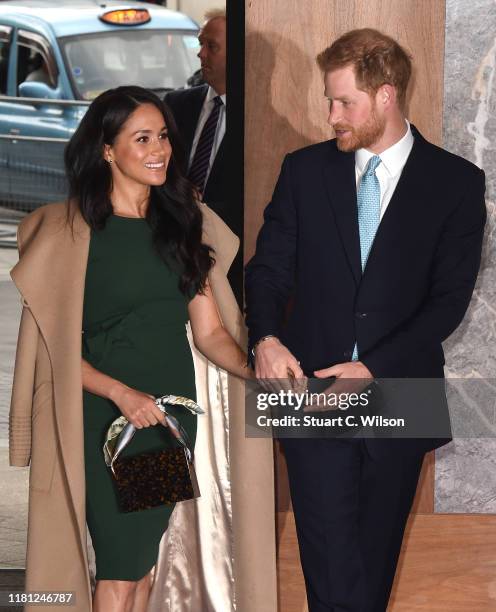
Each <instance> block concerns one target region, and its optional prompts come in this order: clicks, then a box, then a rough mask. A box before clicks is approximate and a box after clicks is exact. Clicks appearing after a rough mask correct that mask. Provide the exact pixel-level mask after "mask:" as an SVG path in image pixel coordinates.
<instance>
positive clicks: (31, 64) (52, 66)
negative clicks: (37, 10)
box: [16, 30, 58, 88]
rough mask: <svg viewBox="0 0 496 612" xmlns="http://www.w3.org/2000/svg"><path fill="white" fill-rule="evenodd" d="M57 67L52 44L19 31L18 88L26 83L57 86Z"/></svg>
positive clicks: (37, 36)
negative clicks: (36, 82) (52, 52)
mask: <svg viewBox="0 0 496 612" xmlns="http://www.w3.org/2000/svg"><path fill="white" fill-rule="evenodd" d="M57 74H58V71H57V66H56V63H55V60H54V59H53V56H52V54H51V48H50V43H49V42H48V41H47V40H46V38H44V37H43V36H41V35H39V34H35V33H34V32H28V31H26V30H19V34H18V45H17V84H16V86H17V88H18V87H19V85H20V84H21V83H23V82H24V81H38V82H41V83H45V84H46V85H49V86H50V87H56V86H57Z"/></svg>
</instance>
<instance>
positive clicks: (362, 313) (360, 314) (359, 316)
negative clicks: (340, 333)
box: [355, 312, 367, 319]
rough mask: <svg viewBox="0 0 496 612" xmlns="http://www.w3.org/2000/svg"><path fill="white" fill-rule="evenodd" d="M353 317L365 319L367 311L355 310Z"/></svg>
mask: <svg viewBox="0 0 496 612" xmlns="http://www.w3.org/2000/svg"><path fill="white" fill-rule="evenodd" d="M355 317H356V318H357V319H366V318H367V313H366V312H355Z"/></svg>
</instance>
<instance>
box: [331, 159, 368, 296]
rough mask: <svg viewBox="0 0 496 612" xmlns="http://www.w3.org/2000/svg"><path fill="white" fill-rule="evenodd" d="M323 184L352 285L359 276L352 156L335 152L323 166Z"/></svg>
mask: <svg viewBox="0 0 496 612" xmlns="http://www.w3.org/2000/svg"><path fill="white" fill-rule="evenodd" d="M324 180H325V184H326V188H327V193H328V195H329V199H330V201H331V204H332V208H333V211H334V216H335V219H336V225H337V227H338V230H339V233H340V235H341V241H342V245H343V249H344V250H345V252H346V256H347V258H348V262H349V264H350V268H351V271H352V273H353V277H354V279H355V283H356V284H357V285H358V284H359V282H360V279H361V276H362V267H361V260H360V235H359V231H358V213H357V198H356V179H355V155H354V154H353V153H340V152H337V153H336V154H335V155H334V158H333V159H332V160H330V162H329V163H327V164H326V165H325V168H324Z"/></svg>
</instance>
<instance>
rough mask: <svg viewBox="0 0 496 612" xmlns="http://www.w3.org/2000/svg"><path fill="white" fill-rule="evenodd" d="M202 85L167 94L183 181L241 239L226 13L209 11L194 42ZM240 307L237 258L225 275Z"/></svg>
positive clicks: (240, 287)
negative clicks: (230, 178) (233, 185)
mask: <svg viewBox="0 0 496 612" xmlns="http://www.w3.org/2000/svg"><path fill="white" fill-rule="evenodd" d="M198 40H199V43H200V51H199V53H198V57H199V58H200V61H201V71H202V76H203V80H204V81H205V82H206V84H204V85H199V86H198V87H192V88H191V89H180V90H177V91H171V92H169V93H168V94H166V96H165V98H164V100H165V102H166V103H167V104H168V105H169V107H170V108H171V110H172V113H173V115H174V119H175V120H176V123H177V126H178V128H179V133H180V135H181V137H182V141H183V145H184V148H185V153H186V160H185V168H184V170H185V171H186V174H187V176H188V178H189V179H190V180H191V181H192V183H194V184H195V185H196V187H197V188H198V191H199V192H200V193H201V194H202V201H203V202H205V203H206V204H208V205H209V206H210V208H212V209H213V210H214V211H215V212H216V213H217V214H218V215H219V216H220V217H221V218H222V219H223V220H224V222H225V223H227V225H228V226H229V227H230V228H231V230H232V231H233V232H234V233H235V234H236V235H237V236H238V237H240V238H241V233H242V206H241V202H230V201H228V196H227V190H228V187H227V176H226V167H225V164H226V150H225V140H226V139H225V132H226V104H227V100H226V11H225V9H212V10H210V11H207V13H206V14H205V22H204V24H203V25H202V27H201V29H200V34H199V36H198ZM228 278H229V281H230V283H231V287H232V288H233V291H234V293H235V295H236V299H237V300H238V303H239V304H240V306H241V295H242V260H241V251H240V252H239V253H238V256H237V257H236V259H235V261H234V263H233V265H232V267H231V270H230V272H229V275H228Z"/></svg>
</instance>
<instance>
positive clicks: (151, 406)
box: [109, 384, 165, 429]
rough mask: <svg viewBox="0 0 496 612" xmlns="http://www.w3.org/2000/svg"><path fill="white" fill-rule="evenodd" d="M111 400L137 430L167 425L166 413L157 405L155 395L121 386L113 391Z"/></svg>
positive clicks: (110, 395) (110, 396) (117, 386)
mask: <svg viewBox="0 0 496 612" xmlns="http://www.w3.org/2000/svg"><path fill="white" fill-rule="evenodd" d="M109 399H111V400H112V401H113V402H114V404H115V405H116V406H117V408H119V410H120V411H121V412H122V414H123V415H124V416H125V417H126V419H127V420H128V421H129V422H130V423H131V424H132V425H134V426H135V427H136V429H141V428H142V427H150V425H158V424H159V423H163V424H165V416H164V413H163V412H162V411H161V410H160V409H159V408H158V407H157V405H156V404H155V398H154V397H153V395H148V394H147V393H143V392H142V391H137V390H136V389H131V387H126V385H121V384H120V385H116V387H115V388H113V389H112V391H111V393H110V394H109Z"/></svg>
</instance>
